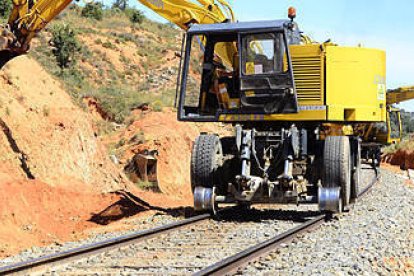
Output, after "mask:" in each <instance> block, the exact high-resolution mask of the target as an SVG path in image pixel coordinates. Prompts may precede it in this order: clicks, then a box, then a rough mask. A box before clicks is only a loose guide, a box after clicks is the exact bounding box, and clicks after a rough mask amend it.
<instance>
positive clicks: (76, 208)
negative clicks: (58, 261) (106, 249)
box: [0, 175, 119, 257]
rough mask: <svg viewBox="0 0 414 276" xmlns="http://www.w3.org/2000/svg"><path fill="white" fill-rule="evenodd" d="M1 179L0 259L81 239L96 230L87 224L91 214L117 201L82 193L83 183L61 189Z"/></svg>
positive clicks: (112, 195) (5, 177) (5, 178)
mask: <svg viewBox="0 0 414 276" xmlns="http://www.w3.org/2000/svg"><path fill="white" fill-rule="evenodd" d="M0 177H1V180H0V189H1V191H2V192H1V194H0V202H1V204H0V221H1V223H0V257H5V256H7V255H10V254H12V253H16V252H18V251H19V250H21V249H24V248H27V247H31V246H34V245H46V244H50V243H52V242H58V241H59V242H60V241H62V240H71V239H77V238H80V237H81V236H82V231H84V230H85V229H88V228H93V227H97V224H96V223H94V222H92V221H89V219H90V218H91V217H92V215H93V213H98V212H100V211H101V210H103V209H105V208H106V207H107V206H110V205H111V204H113V203H114V202H116V201H117V200H119V196H118V195H114V194H107V195H101V194H97V193H95V192H92V191H91V190H88V191H85V187H84V185H83V184H82V183H74V182H70V183H68V185H69V184H70V186H72V187H71V188H60V187H50V186H49V185H47V184H45V183H43V182H41V181H37V180H16V179H12V178H11V177H10V176H4V175H0Z"/></svg>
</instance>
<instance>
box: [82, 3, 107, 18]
mask: <svg viewBox="0 0 414 276" xmlns="http://www.w3.org/2000/svg"><path fill="white" fill-rule="evenodd" d="M81 15H82V16H83V17H86V18H92V19H96V20H102V18H103V5H102V4H101V3H88V4H86V6H85V7H84V8H83V9H82V13H81Z"/></svg>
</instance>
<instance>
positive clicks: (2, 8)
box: [0, 0, 12, 18]
mask: <svg viewBox="0 0 414 276" xmlns="http://www.w3.org/2000/svg"><path fill="white" fill-rule="evenodd" d="M11 8H12V1H11V0H2V1H0V17H3V18H7V17H8V16H9V14H10V11H11Z"/></svg>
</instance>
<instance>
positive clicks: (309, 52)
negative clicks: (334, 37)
mask: <svg viewBox="0 0 414 276" xmlns="http://www.w3.org/2000/svg"><path fill="white" fill-rule="evenodd" d="M290 55H291V57H292V66H293V74H294V78H295V84H296V90H297V94H298V102H299V105H324V101H325V99H324V63H325V56H324V52H323V51H322V50H321V46H320V45H319V44H310V45H293V46H290Z"/></svg>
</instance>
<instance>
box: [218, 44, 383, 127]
mask: <svg viewBox="0 0 414 276" xmlns="http://www.w3.org/2000/svg"><path fill="white" fill-rule="evenodd" d="M290 54H291V57H292V65H293V71H294V78H295V84H296V89H297V95H298V102H299V112H298V113H296V114H268V115H263V114H262V115H257V114H240V115H238V114H232V115H221V116H220V121H224V122H231V121H262V120H267V121H293V122H294V121H322V122H341V123H355V122H385V121H386V110H387V109H386V81H385V80H386V56H385V52H384V51H381V50H377V49H368V48H361V47H340V46H334V45H324V44H306V45H294V46H290Z"/></svg>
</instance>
